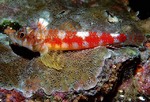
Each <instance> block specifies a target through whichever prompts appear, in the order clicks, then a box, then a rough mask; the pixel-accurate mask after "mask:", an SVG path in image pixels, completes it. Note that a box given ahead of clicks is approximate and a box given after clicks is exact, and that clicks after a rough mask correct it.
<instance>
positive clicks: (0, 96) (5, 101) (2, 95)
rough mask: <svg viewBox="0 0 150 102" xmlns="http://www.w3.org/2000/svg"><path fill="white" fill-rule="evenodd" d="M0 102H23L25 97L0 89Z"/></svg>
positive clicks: (13, 91) (18, 93)
mask: <svg viewBox="0 0 150 102" xmlns="http://www.w3.org/2000/svg"><path fill="white" fill-rule="evenodd" d="M0 101H2V102H24V101H25V97H24V96H23V94H22V93H21V92H19V91H17V90H14V89H13V90H6V89H2V88H0Z"/></svg>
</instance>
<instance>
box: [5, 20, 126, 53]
mask: <svg viewBox="0 0 150 102" xmlns="http://www.w3.org/2000/svg"><path fill="white" fill-rule="evenodd" d="M47 24H48V23H47V22H44V20H43V19H41V20H39V22H38V24H37V28H32V27H23V28H22V29H20V30H19V31H17V32H15V34H14V30H13V31H12V32H13V34H11V28H9V29H6V30H5V33H8V34H9V36H10V38H11V40H12V41H13V42H14V43H17V44H19V45H21V46H24V47H27V48H29V49H31V50H33V51H39V52H41V53H47V52H48V51H49V50H81V49H88V48H94V47H96V46H105V45H108V44H114V43H122V42H124V41H125V40H126V35H125V34H123V33H122V34H119V33H106V32H92V31H63V30H57V29H48V28H47Z"/></svg>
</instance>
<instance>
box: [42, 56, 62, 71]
mask: <svg viewBox="0 0 150 102" xmlns="http://www.w3.org/2000/svg"><path fill="white" fill-rule="evenodd" d="M41 61H42V63H43V64H44V65H45V66H47V67H49V68H53V69H56V70H61V69H63V68H64V64H63V61H62V59H61V58H60V56H59V55H58V54H57V53H53V54H52V55H50V54H45V55H43V56H42V57H41Z"/></svg>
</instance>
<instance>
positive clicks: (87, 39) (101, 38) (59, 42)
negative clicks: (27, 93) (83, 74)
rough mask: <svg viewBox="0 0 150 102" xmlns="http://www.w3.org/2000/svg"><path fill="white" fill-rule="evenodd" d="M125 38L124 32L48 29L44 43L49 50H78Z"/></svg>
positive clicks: (117, 41)
mask: <svg viewBox="0 0 150 102" xmlns="http://www.w3.org/2000/svg"><path fill="white" fill-rule="evenodd" d="M125 40H126V36H125V34H115V33H104V32H103V33H101V32H86V31H85V32H75V31H74V32H72V31H62V30H49V31H48V34H47V37H46V39H45V40H44V43H45V44H46V45H48V46H49V49H51V50H80V49H86V48H93V47H96V46H103V45H107V44H114V43H121V42H124V41H125Z"/></svg>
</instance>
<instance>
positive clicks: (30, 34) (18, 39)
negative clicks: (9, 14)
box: [4, 27, 45, 52]
mask: <svg viewBox="0 0 150 102" xmlns="http://www.w3.org/2000/svg"><path fill="white" fill-rule="evenodd" d="M4 33H5V34H7V35H8V36H9V38H10V41H11V43H13V44H17V45H19V46H23V47H26V48H28V49H30V50H32V51H39V50H40V47H41V46H42V44H43V42H44V40H45V36H44V32H43V31H40V30H39V29H37V28H31V27H22V28H20V29H19V30H18V31H16V30H13V29H11V28H9V27H7V29H5V31H4ZM39 52H40V51H39Z"/></svg>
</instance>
